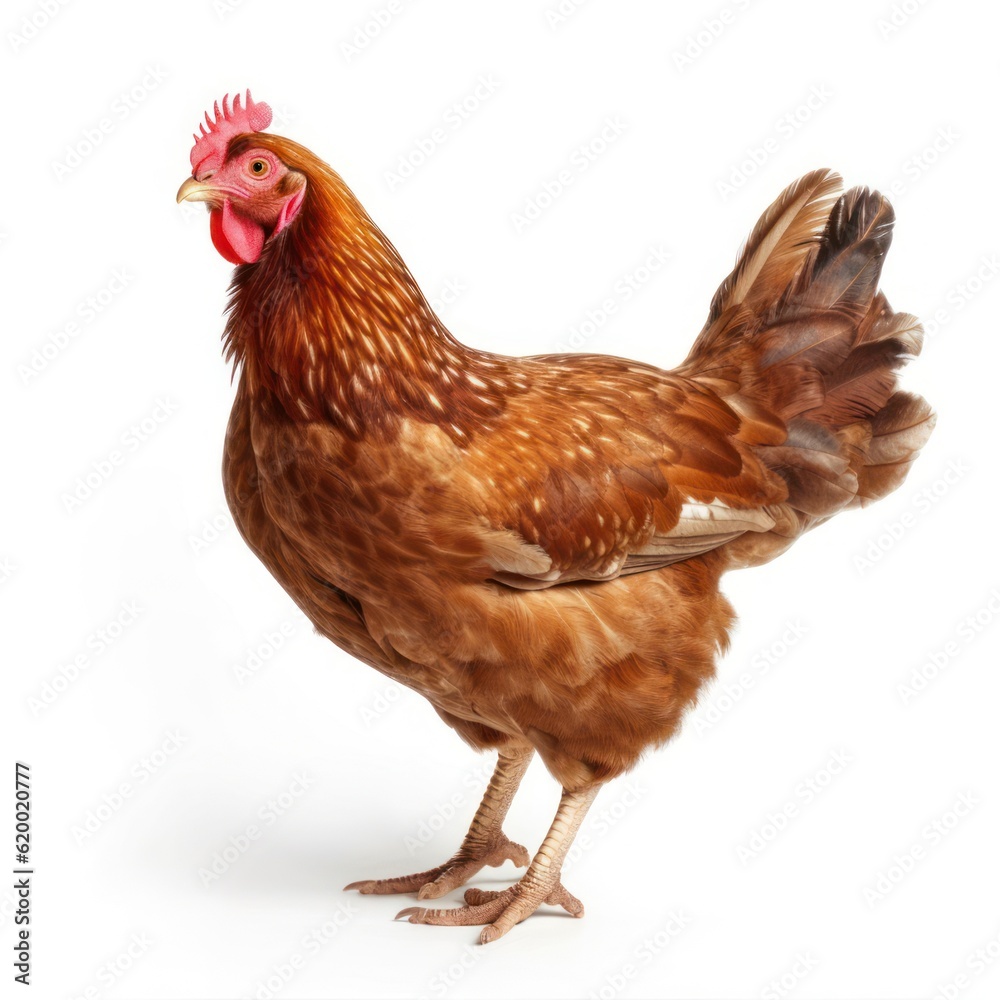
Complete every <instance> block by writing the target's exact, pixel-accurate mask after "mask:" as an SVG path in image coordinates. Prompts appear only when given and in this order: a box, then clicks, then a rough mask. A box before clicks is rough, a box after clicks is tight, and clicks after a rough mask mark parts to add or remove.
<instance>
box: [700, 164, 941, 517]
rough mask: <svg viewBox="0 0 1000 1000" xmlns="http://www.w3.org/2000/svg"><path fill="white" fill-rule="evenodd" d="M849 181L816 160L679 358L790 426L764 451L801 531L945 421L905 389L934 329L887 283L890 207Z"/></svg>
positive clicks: (887, 471)
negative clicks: (927, 329) (890, 298)
mask: <svg viewBox="0 0 1000 1000" xmlns="http://www.w3.org/2000/svg"><path fill="white" fill-rule="evenodd" d="M838 188H839V178H838V177H837V175H836V174H833V173H831V172H829V171H816V172H814V173H812V174H809V175H807V176H806V177H804V178H802V180H800V181H798V182H797V183H796V184H793V185H792V186H791V187H789V188H788V189H787V190H786V191H785V192H784V193H783V194H782V195H781V197H779V199H778V200H777V201H776V202H775V204H774V205H773V206H772V207H771V208H770V209H769V210H768V211H767V212H766V213H765V214H764V216H763V217H762V218H761V220H760V221H759V222H758V224H757V226H756V227H755V228H754V231H753V233H752V234H751V236H750V238H749V240H748V241H747V244H746V246H745V248H744V250H743V252H742V254H741V256H740V258H739V260H738V261H737V264H736V267H735V268H734V270H733V272H732V274H730V276H729V277H728V278H727V279H726V281H725V282H723V284H722V286H721V287H720V288H719V291H718V292H717V293H716V295H715V298H714V299H713V301H712V307H711V310H710V313H709V319H708V322H707V323H706V325H705V328H704V330H703V331H702V333H701V334H700V336H699V337H698V340H697V342H696V343H695V346H694V349H693V350H692V352H691V355H690V356H689V357H688V359H687V361H686V362H685V364H684V366H683V368H682V371H684V373H685V374H688V375H689V376H691V377H694V378H703V379H705V380H706V381H708V380H720V379H728V380H730V382H735V383H737V384H738V385H739V389H738V390H737V393H738V395H739V396H741V397H743V398H744V399H746V400H748V401H751V403H752V405H753V406H754V407H756V408H758V409H760V410H765V411H770V412H772V413H774V414H775V415H776V416H777V417H778V418H780V420H781V421H783V422H784V424H785V427H786V428H787V436H786V438H785V440H784V441H782V442H781V443H778V444H773V445H760V446H758V453H759V454H760V457H761V459H762V460H763V461H764V462H765V463H766V464H767V465H768V466H769V467H771V468H773V469H774V470H775V471H777V472H778V473H779V474H781V475H782V477H783V478H784V479H785V481H786V483H787V484H788V491H789V498H788V501H787V504H788V506H789V507H790V508H791V509H792V511H794V512H795V516H794V517H793V518H792V519H791V522H792V523H794V524H796V525H797V526H798V527H797V528H796V533H798V531H799V530H802V529H803V528H805V527H810V526H812V525H813V524H815V523H818V522H819V521H821V520H825V519H826V518H827V517H830V516H831V515H832V514H834V513H836V512H837V511H838V510H841V509H843V508H845V507H849V506H857V505H859V504H864V503H868V502H871V501H873V500H876V499H878V498H880V497H882V496H885V495H886V494H887V493H889V492H891V491H892V490H894V489H896V487H898V486H899V484H900V483H901V482H902V481H903V479H904V478H905V476H906V472H907V470H908V469H909V466H910V464H911V463H912V462H913V459H914V458H915V457H916V455H917V453H918V452H919V451H920V448H921V447H922V446H923V444H924V443H925V442H926V440H927V438H928V436H929V435H930V432H931V429H932V428H933V424H934V419H933V415H932V413H931V410H930V407H929V406H928V405H927V403H926V402H925V401H924V400H923V399H921V398H920V397H919V396H914V395H911V394H908V393H903V392H899V391H897V383H898V372H899V369H900V368H901V367H902V366H903V365H904V364H905V363H906V362H907V361H908V360H909V359H910V358H911V357H914V356H915V355H917V354H918V353H919V352H920V347H921V342H922V339H923V331H922V330H921V327H920V324H919V322H918V321H917V320H916V319H915V318H914V317H913V316H910V315H908V314H906V313H894V312H893V311H892V310H891V309H890V308H889V304H888V302H887V301H886V299H885V297H884V296H883V295H882V294H881V293H880V292H879V291H878V283H879V278H880V275H881V270H882V263H883V261H884V259H885V254H886V252H887V251H888V248H889V244H890V242H891V240H892V226H893V221H894V214H893V211H892V207H891V205H890V204H889V202H888V201H886V199H885V198H883V197H882V195H880V194H879V193H878V192H877V191H870V190H868V189H867V188H854V189H852V190H850V191H848V192H846V193H845V194H842V195H840V196H839V197H837V189H838ZM737 408H738V407H737Z"/></svg>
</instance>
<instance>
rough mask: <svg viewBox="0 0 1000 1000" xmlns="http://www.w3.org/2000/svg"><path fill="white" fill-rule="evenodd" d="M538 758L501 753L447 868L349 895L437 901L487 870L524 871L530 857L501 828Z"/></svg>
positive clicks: (369, 885) (358, 885)
mask: <svg viewBox="0 0 1000 1000" xmlns="http://www.w3.org/2000/svg"><path fill="white" fill-rule="evenodd" d="M533 754H534V750H531V749H527V750H513V751H507V752H506V753H505V752H503V751H501V753H500V756H499V758H498V759H497V766H496V769H495V770H494V771H493V777H492V778H490V783H489V785H488V786H487V788H486V793H485V794H484V795H483V801H482V802H481V803H480V804H479V808H478V809H477V810H476V815H475V816H474V817H473V819H472V825H471V826H470V827H469V832H468V833H467V834H466V835H465V839H464V840H463V841H462V845H461V847H459V849H458V850H457V851H456V852H455V854H454V855H453V856H452V857H451V858H449V859H448V860H447V861H446V862H445V863H444V864H443V865H439V866H438V867H437V868H431V869H430V870H428V871H425V872H417V873H416V874H414V875H402V876H400V877H399V878H385V879H368V880H365V881H361V882H352V883H351V884H350V885H347V886H344V889H345V891H346V890H348V889H357V890H358V892H360V893H362V894H364V895H378V896H382V895H389V894H391V893H397V892H416V893H417V898H418V899H437V898H438V897H439V896H443V895H445V894H446V893H449V892H451V891H452V890H453V889H457V888H458V887H459V886H460V885H464V884H465V883H466V882H468V880H469V879H470V878H472V876H473V875H475V874H476V873H477V872H478V871H480V869H482V868H485V867H486V866H487V865H489V866H491V867H494V868H495V867H499V866H500V865H502V864H503V863H504V862H505V861H513V862H514V864H515V865H517V867H518V868H524V867H525V866H526V865H527V864H528V861H529V857H528V852H527V851H526V850H525V849H524V848H523V847H522V846H521V845H520V844H515V843H514V842H513V841H512V840H510V839H509V838H508V837H507V835H506V834H505V833H504V832H503V829H502V826H503V821H504V819H505V818H506V816H507V810H508V809H509V808H510V804H511V802H512V801H513V799H514V793H515V792H516V791H517V788H518V785H520V784H521V779H522V778H523V777H524V772H525V771H527V769H528V764H530V763H531V757H532V755H533Z"/></svg>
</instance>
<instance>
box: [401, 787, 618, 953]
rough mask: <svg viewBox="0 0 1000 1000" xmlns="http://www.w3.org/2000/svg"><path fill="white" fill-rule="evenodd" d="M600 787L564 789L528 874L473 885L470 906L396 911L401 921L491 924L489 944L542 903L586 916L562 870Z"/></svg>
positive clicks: (484, 939)
mask: <svg viewBox="0 0 1000 1000" xmlns="http://www.w3.org/2000/svg"><path fill="white" fill-rule="evenodd" d="M599 789H600V785H593V786H591V787H590V788H586V789H583V790H581V791H575V792H569V791H566V789H563V793H562V799H561V800H560V802H559V810H558V812H556V818H555V819H554V820H553V821H552V826H551V827H550V828H549V832H548V835H547V836H546V838H545V840H544V841H543V842H542V846H541V847H540V848H539V849H538V853H537V854H536V855H535V857H534V859H533V860H532V862H531V864H530V865H529V866H528V870H527V871H526V872H525V873H524V876H523V877H522V878H521V880H520V881H519V882H515V883H514V884H513V885H512V886H511V887H510V888H509V889H504V890H503V891H501V892H483V891H482V890H480V889H468V890H467V891H466V893H465V901H466V905H465V906H458V907H455V908H453V909H448V910H428V909H424V908H423V907H420V906H408V907H407V908H406V909H405V910H401V911H400V912H399V913H397V914H396V917H397V919H399V918H400V917H408V918H409V921H410V923H411V924H442V925H445V926H467V925H470V924H487V925H488V926H486V927H484V928H483V930H482V933H481V934H480V935H479V940H480V942H481V943H482V944H489V943H490V942H491V941H496V940H497V938H500V937H503V935H504V934H506V933H507V931H509V930H510V929H511V927H513V926H514V925H515V924H519V923H520V922H521V921H522V920H524V919H525V918H526V917H529V916H531V914H532V913H534V912H535V910H537V909H538V907H539V906H541V905H542V903H549V904H551V905H553V906H561V907H562V908H563V909H564V910H566V911H567V912H568V913H570V914H572V915H573V916H574V917H582V916H583V904H582V903H581V902H580V900H578V899H577V898H576V896H573V895H572V894H571V893H569V892H567V891H566V889H565V888H564V887H563V884H562V882H561V881H560V872H561V870H562V864H563V860H564V859H565V857H566V853H567V851H568V850H569V848H570V845H571V844H572V843H573V838H574V837H575V836H576V833H577V831H578V830H579V829H580V824H581V823H582V822H583V817H584V816H585V815H586V814H587V810H588V809H589V808H590V804H591V803H592V802H593V801H594V798H595V797H596V795H597V792H598V790H599Z"/></svg>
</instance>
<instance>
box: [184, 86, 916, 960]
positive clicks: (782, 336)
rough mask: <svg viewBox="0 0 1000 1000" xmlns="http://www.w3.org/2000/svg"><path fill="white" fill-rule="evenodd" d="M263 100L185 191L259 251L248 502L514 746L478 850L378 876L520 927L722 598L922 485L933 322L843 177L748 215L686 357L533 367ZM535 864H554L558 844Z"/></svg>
mask: <svg viewBox="0 0 1000 1000" xmlns="http://www.w3.org/2000/svg"><path fill="white" fill-rule="evenodd" d="M270 120H271V114H270V110H269V109H268V107H267V105H266V104H263V103H258V102H254V101H253V99H252V98H251V97H250V94H249V91H248V92H247V94H246V97H245V100H243V101H242V103H241V100H240V98H239V97H237V98H236V99H235V100H234V102H233V103H232V105H231V106H230V104H229V102H228V98H226V99H224V100H223V104H222V108H221V109H220V108H219V106H218V104H216V106H215V115H214V118H210V117H209V116H208V115H206V124H205V125H203V126H202V127H201V134H200V135H197V136H196V137H195V139H196V141H195V145H194V148H193V150H192V152H191V165H192V168H193V174H192V176H191V177H190V178H189V179H188V180H186V181H185V182H184V183H183V185H182V186H181V188H180V191H179V192H178V195H177V198H178V201H182V200H185V199H186V200H189V201H203V202H206V203H207V205H208V207H209V210H210V219H211V235H212V240H213V241H214V243H215V246H216V248H217V249H218V250H219V252H220V253H221V254H222V255H223V256H224V257H225V258H226V259H227V260H229V261H232V262H233V263H235V264H237V265H238V266H237V268H236V271H235V274H234V277H233V281H232V286H231V297H230V301H229V307H228V319H227V322H226V327H225V335H224V339H225V344H226V353H227V357H228V358H230V359H232V361H233V362H234V364H235V368H236V371H237V372H238V373H239V383H238V388H237V391H236V398H235V403H234V406H233V410H232V416H231V419H230V423H229V428H228V432H227V435H226V441H225V457H224V467H223V475H224V480H225V489H226V496H227V499H228V503H229V506H230V508H231V510H232V513H233V517H234V519H235V521H236V524H237V525H238V527H239V530H240V532H241V533H242V536H243V538H244V539H245V541H246V543H247V544H248V545H249V546H250V548H251V549H252V550H253V551H254V552H255V553H256V555H257V556H258V557H259V559H260V560H261V561H262V562H263V563H264V565H265V566H266V567H267V569H268V570H269V571H270V572H271V573H272V574H273V575H274V577H275V578H276V579H277V580H278V582H279V583H280V584H281V585H282V586H283V587H284V588H285V590H286V591H287V592H288V593H289V594H290V595H291V597H292V598H293V600H294V601H295V602H296V604H298V606H299V607H300V608H301V609H302V611H303V612H304V613H305V614H306V615H307V616H308V617H309V619H310V620H311V621H312V622H313V624H314V625H315V627H316V629H317V630H318V632H320V633H321V634H322V635H324V636H326V637H327V638H329V639H330V640H331V641H332V642H334V643H336V644H337V645H338V646H340V647H341V648H343V649H345V650H347V652H349V653H350V654H351V655H352V656H355V657H357V658H358V659H360V660H362V661H364V662H365V663H367V664H369V665H370V666H372V667H374V668H375V669H376V670H378V671H380V672H381V673H382V674H384V675H386V676H387V677H390V678H392V679H393V680H395V681H398V682H399V683H400V684H404V685H406V686H407V687H409V688H411V689H413V690H414V691H417V692H419V693H420V694H422V695H423V696H424V697H425V698H427V699H428V700H429V701H430V703H431V704H432V705H433V706H434V708H435V709H436V710H437V712H438V714H439V715H440V716H441V718H442V719H443V720H444V721H445V722H446V723H447V724H448V725H449V726H451V727H452V728H453V729H455V731H456V732H457V733H458V735H459V736H460V737H461V738H462V739H463V740H465V741H466V742H467V743H468V744H470V745H471V746H473V747H475V748H477V749H479V750H496V751H497V753H498V761H497V765H496V770H495V773H494V775H493V778H492V780H491V781H490V783H489V786H488V788H487V790H486V793H485V796H484V798H483V801H482V804H481V805H480V806H479V809H478V811H477V812H476V814H475V817H474V818H473V820H472V825H471V827H470V829H469V832H468V834H467V835H466V837H465V839H464V841H463V842H462V844H461V846H460V847H459V848H458V850H457V852H456V853H455V854H454V856H453V857H451V858H449V859H448V860H446V861H445V862H444V863H443V864H442V865H440V866H439V867H437V868H433V869H431V870H429V871H424V872H419V873H417V874H413V875H407V876H403V877H400V878H389V879H381V880H372V881H365V882H356V883H353V884H352V885H350V886H348V887H347V888H348V889H358V890H360V891H361V892H362V893H416V894H417V896H418V898H419V899H420V900H424V901H426V900H432V899H435V898H438V897H440V896H442V895H444V894H446V893H448V892H450V891H452V890H454V889H456V888H457V887H459V886H461V885H463V884H464V883H466V882H467V881H468V880H469V879H470V878H472V877H473V876H474V875H475V874H476V873H477V872H478V871H479V870H480V869H482V868H483V867H484V866H487V865H500V864H502V863H503V862H504V861H507V860H510V861H513V862H514V863H515V864H516V865H518V866H525V865H527V872H526V873H525V874H524V876H523V877H522V878H521V879H520V881H518V882H516V883H515V884H514V885H513V886H511V887H510V888H508V889H506V890H504V891H502V892H483V891H480V890H477V889H469V890H468V891H467V892H466V893H465V901H466V905H464V906H460V907H457V908H452V909H432V908H423V907H411V908H408V909H404V910H403V911H402V913H401V914H400V916H408V917H409V919H410V921H412V922H416V923H430V924H452V925H455V924H461V925H465V924H470V925H471V924H480V925H485V927H484V929H483V931H482V934H481V940H482V941H483V942H484V943H485V942H488V941H492V940H495V939H496V938H498V937H500V936H501V935H503V934H504V933H506V932H507V931H508V930H510V928H511V927H513V926H514V925H515V924H517V923H518V922H520V921H521V920H523V919H525V918H526V917H527V916H529V915H530V914H531V913H533V912H534V911H535V910H536V909H537V908H538V907H539V906H540V905H541V904H542V903H549V904H556V905H559V906H562V907H563V908H564V909H566V910H567V911H568V912H569V913H571V914H573V915H575V916H581V915H582V914H583V907H582V905H581V903H580V901H579V900H577V899H576V898H575V897H574V896H572V895H571V894H570V893H569V892H568V891H567V890H566V889H565V888H564V887H563V885H562V882H561V876H560V869H561V864H562V861H563V859H564V858H565V856H566V853H567V850H568V848H569V846H570V844H571V843H572V840H573V837H574V835H575V834H576V832H577V830H578V829H579V827H580V823H581V821H582V820H583V818H584V815H585V813H586V811H587V808H588V807H589V806H590V804H591V803H592V802H593V801H594V797H595V796H596V795H597V792H598V790H599V789H600V788H601V786H602V785H604V784H605V783H606V782H608V781H611V780H612V779H613V778H615V777H617V776H619V775H621V774H623V773H624V772H626V771H627V770H628V769H629V768H631V767H633V766H634V765H635V764H636V762H637V761H638V760H639V759H640V757H641V756H642V754H643V753H644V752H645V751H647V750H649V749H650V748H652V747H656V746H659V745H661V744H663V743H664V742H665V741H667V740H668V739H670V737H671V736H672V735H673V734H674V733H675V732H676V730H677V728H678V725H679V723H680V721H681V718H682V716H683V714H684V711H685V709H687V708H688V707H689V706H691V704H692V703H693V702H694V700H695V698H696V696H697V694H698V691H699V689H700V688H701V686H702V685H703V684H704V683H705V682H706V681H708V680H709V679H710V678H711V677H712V676H713V674H714V671H715V663H716V660H717V659H718V657H719V655H720V654H721V653H722V652H723V651H724V650H725V649H726V647H727V642H728V633H729V630H730V628H731V627H732V625H733V622H734V613H733V609H732V608H731V606H730V605H729V603H728V602H727V600H726V598H725V597H724V596H723V595H722V593H721V592H720V589H719V583H720V578H721V576H722V574H723V573H724V572H725V571H727V570H730V569H735V568H739V567H747V566H754V565H759V564H761V563H764V562H766V561H768V560H770V559H772V558H774V557H775V556H776V555H778V554H779V553H781V552H782V551H784V550H785V549H786V548H787V547H788V546H789V545H791V544H792V542H794V541H795V539H796V538H797V537H798V536H799V535H801V534H802V533H803V532H804V531H806V530H808V529H809V528H812V527H814V526H816V525H818V524H820V523H821V522H823V521H825V520H826V519H827V518H829V517H832V516H833V515H834V514H836V513H838V512H839V511H841V510H845V509H848V508H852V507H859V506H863V505H865V504H867V503H869V502H871V501H874V500H877V499H879V498H880V497H882V496H885V495H886V494H887V493H889V492H891V491H892V490H894V489H895V488H896V487H897V486H899V484H900V483H901V482H902V481H903V479H904V477H905V476H906V473H907V471H908V469H909V466H910V464H911V463H912V461H913V460H914V458H915V456H916V454H917V453H918V451H919V450H920V448H921V447H922V445H923V444H924V442H925V441H926V440H927V438H928V436H929V434H930V432H931V429H932V426H933V416H932V413H931V411H930V408H929V407H928V405H927V403H926V402H925V401H924V400H923V399H921V398H920V397H919V396H915V395H911V394H908V393H905V392H902V391H898V390H897V388H896V383H897V370H898V369H899V368H900V367H901V366H902V365H903V364H904V362H905V361H906V360H907V359H908V358H909V357H911V356H914V355H916V354H917V353H918V352H919V350H920V345H921V337H922V331H921V328H920V326H919V324H918V322H917V320H916V319H914V317H912V316H909V315H906V314H905V313H894V312H893V311H892V310H891V309H890V307H889V304H888V302H887V301H886V299H885V297H884V296H883V295H882V294H881V293H880V292H879V291H878V283H879V274H880V271H881V267H882V261H883V258H884V256H885V253H886V250H887V249H888V246H889V242H890V238H891V233H892V225H893V212H892V209H891V207H890V206H889V203H888V202H887V201H886V200H885V199H884V198H883V197H882V196H881V195H880V194H878V193H877V192H873V191H869V190H867V189H864V188H854V189H852V190H850V191H848V192H846V193H843V194H842V193H841V185H840V179H839V177H838V176H837V175H836V174H834V173H832V172H831V171H829V170H817V171H814V172H813V173H810V174H807V175H806V176H805V177H803V178H802V179H801V180H799V181H797V182H796V183H794V184H792V185H791V186H790V187H789V188H787V189H786V190H785V191H784V192H783V193H782V194H781V196H780V197H779V198H778V200H777V201H776V202H775V203H774V204H773V205H772V206H771V207H770V208H769V209H768V210H767V212H765V214H764V215H763V217H762V218H761V219H760V221H759V222H758V223H757V226H756V227H755V228H754V230H753V232H752V233H751V234H750V237H749V239H748V240H747V243H746V245H745V246H744V248H743V251H742V253H741V254H740V256H739V259H738V262H737V264H736V266H735V268H734V270H733V272H732V273H731V274H730V275H729V277H727V278H726V280H725V281H724V282H723V283H722V285H721V287H720V288H719V290H718V292H717V293H716V295H715V297H714V299H713V300H712V303H711V307H710V309H709V314H708V319H707V321H706V323H705V326H704V328H703V330H702V331H701V333H700V334H699V336H698V337H697V339H696V341H695V344H694V347H693V348H692V350H691V352H690V354H689V355H688V357H687V360H686V361H684V363H683V364H682V365H681V366H680V367H679V368H677V369H675V370H673V371H663V370H661V369H659V368H656V367H653V366H652V365H646V364H642V363H639V362H635V361H627V360H623V359H621V358H614V357H604V356H600V355H585V354H572V355H541V356H537V357H528V358H515V357H503V356H500V355H496V354H489V353H485V352H482V351H478V350H475V349H474V348H470V347H466V346H464V345H463V344H461V343H459V342H458V341H457V340H456V339H454V338H453V337H452V336H451V334H450V333H449V332H448V331H447V330H446V329H445V328H444V326H443V325H442V324H441V321H440V320H439V319H438V317H437V316H436V315H435V314H434V312H433V310H432V309H431V307H430V306H429V305H428V303H427V299H426V298H425V297H424V295H423V294H422V293H421V291H420V289H419V288H418V287H417V284H416V282H415V281H414V279H413V277H412V275H411V274H410V272H409V271H408V270H407V268H406V266H405V265H404V263H403V261H402V260H401V259H400V257H399V255H398V254H397V253H396V251H395V250H394V249H393V247H392V245H391V244H390V243H389V241H388V240H387V239H386V238H385V236H383V234H382V233H381V231H380V230H379V229H378V227H377V226H376V225H375V224H374V223H373V222H372V221H371V219H370V218H369V217H368V215H367V214H366V213H365V211H364V209H363V208H362V207H361V206H360V204H358V202H357V201H356V200H355V198H354V196H353V195H352V194H351V192H350V191H349V190H348V189H347V187H346V186H345V184H344V182H343V181H342V180H341V178H340V177H339V176H338V175H337V174H336V173H334V172H333V171H332V170H331V169H330V168H329V167H328V166H327V165H326V164H325V163H323V162H322V161H320V160H319V159H317V158H316V157H315V156H314V155H313V154H312V153H310V152H309V151H308V150H306V149H305V148H303V147H302V146H300V145H298V144H297V143H295V142H292V141H291V140H289V139H286V138H282V137H279V136H277V135H273V134H267V133H265V132H264V131H263V130H264V129H266V128H267V127H268V125H269V124H270ZM535 752H537V753H538V755H539V756H540V758H541V759H542V761H543V762H544V764H545V766H546V767H547V769H548V770H549V772H550V773H551V774H552V776H553V777H554V778H555V779H556V781H558V782H559V784H560V785H561V787H562V796H561V800H560V803H559V807H558V811H557V813H556V816H555V819H554V821H553V823H552V826H551V828H550V829H549V832H548V835H547V836H546V837H545V839H544V841H543V843H542V845H541V847H540V848H539V850H538V852H537V853H536V854H535V855H534V857H533V858H532V859H529V856H528V854H527V852H526V851H525V849H524V848H523V847H521V846H520V845H517V844H514V843H512V842H511V841H510V840H509V839H508V838H507V836H506V834H505V833H504V832H503V823H504V818H505V815H506V813H507V810H508V807H509V806H510V803H511V800H512V799H513V797H514V794H515V792H516V790H517V787H518V783H519V782H520V780H521V778H522V776H523V775H524V773H525V770H526V769H527V767H528V764H529V761H530V760H531V759H532V756H533V754H534V753H535ZM529 861H530V863H529Z"/></svg>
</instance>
